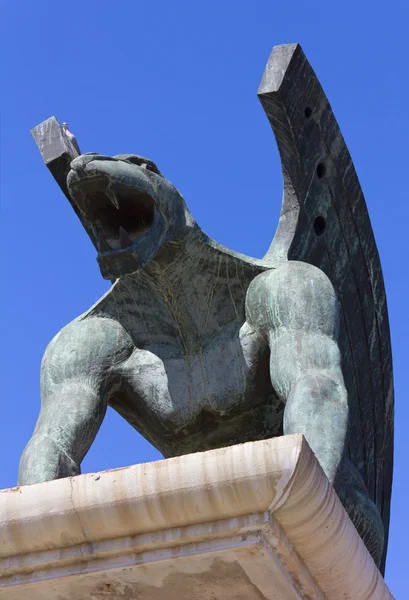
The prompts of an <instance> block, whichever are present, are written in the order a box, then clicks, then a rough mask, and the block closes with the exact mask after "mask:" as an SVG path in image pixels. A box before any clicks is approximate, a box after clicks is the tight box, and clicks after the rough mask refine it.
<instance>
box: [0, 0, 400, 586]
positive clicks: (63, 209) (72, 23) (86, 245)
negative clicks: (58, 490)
mask: <svg viewBox="0 0 409 600" xmlns="http://www.w3.org/2000/svg"><path fill="white" fill-rule="evenodd" d="M408 31H409V4H408V3H407V1H404V0H402V1H398V0H391V1H390V2H388V3H385V2H379V1H377V0H374V1H373V2H367V1H365V0H361V2H356V1H354V2H352V1H351V0H344V2H342V3H341V2H337V3H331V2H328V1H327V2H324V1H314V0H310V1H309V2H305V1H302V0H293V1H292V2H287V3H277V2H271V1H270V2H266V1H262V0H260V1H257V0H255V1H253V2H251V3H249V2H242V1H236V2H227V1H226V2H221V1H220V0H219V2H216V1H214V0H207V1H206V2H197V3H196V2H187V1H181V0H174V1H173V2H165V1H163V0H157V1H156V2H154V3H146V2H138V1H137V0H134V1H129V0H122V1H119V2H115V3H114V2H107V1H106V0H100V1H98V2H95V1H93V0H88V1H87V2H82V1H81V2H79V1H72V2H70V3H68V4H67V3H65V2H61V3H59V2H55V1H54V2H51V1H46V0H38V1H37V2H28V1H27V0H26V1H23V2H5V1H4V0H2V1H1V2H0V40H1V41H0V56H1V57H2V60H1V61H0V86H1V95H0V98H1V100H0V104H1V222H2V235H1V238H0V243H1V245H2V252H1V257H2V290H3V291H2V295H1V298H0V303H1V312H0V314H1V338H2V344H1V350H0V351H1V366H2V376H1V401H0V417H1V418H0V452H1V454H2V457H3V459H2V468H1V471H0V488H6V487H9V486H13V485H15V481H16V476H17V468H18V461H19V457H20V454H21V451H22V449H23V447H24V445H25V444H26V442H27V440H28V439H29V437H30V435H31V432H32V429H33V427H34V424H35V420H36V416H37V413H38V409H39V365H40V360H41V356H42V354H43V352H44V349H45V347H46V345H47V343H48V342H49V341H50V339H51V338H52V337H53V336H54V334H55V333H56V332H57V331H58V330H59V329H60V328H61V327H63V326H64V325H65V324H66V323H68V322H69V321H70V320H71V319H73V318H74V317H76V316H77V315H78V314H80V313H82V312H83V311H84V310H86V309H87V308H88V307H89V306H90V304H92V303H93V302H94V301H95V300H96V299H98V297H99V296H100V295H102V293H104V292H105V290H106V289H107V283H106V282H105V281H103V280H102V278H101V276H100V274H99V271H98V267H97V264H96V261H95V251H94V249H93V247H92V245H91V243H90V241H89V239H88V237H87V236H86V234H85V232H84V231H83V229H82V227H81V225H80V222H79V221H78V219H77V217H76V216H75V215H74V213H73V211H72V209H71V208H70V206H69V204H68V202H67V201H66V199H65V198H64V196H63V195H62V193H61V192H60V191H59V189H58V187H57V185H56V184H55V182H54V181H53V179H52V177H51V175H50V174H49V173H48V171H47V169H46V168H45V166H44V165H43V164H42V160H41V157H40V155H39V153H38V151H37V149H36V146H35V144H34V142H33V141H32V139H31V136H30V133H29V132H30V129H31V128H32V127H33V126H35V125H37V124H38V123H40V122H41V121H43V120H44V119H46V118H48V117H49V116H51V115H55V116H56V117H57V119H58V120H59V121H67V122H68V123H69V124H70V127H71V129H72V130H73V131H74V133H75V134H76V136H77V138H78V141H79V143H80V145H81V148H82V150H83V151H86V152H87V151H97V152H100V153H105V154H117V153H120V152H130V153H135V154H142V155H145V156H147V157H150V158H152V159H153V160H155V162H157V164H158V166H159V168H160V169H161V171H162V172H163V173H164V174H165V175H166V176H167V177H168V178H169V179H170V180H171V181H172V182H173V183H174V184H175V185H176V186H177V187H178V188H179V189H180V190H181V192H182V194H183V195H184V197H185V199H186V202H187V204H188V206H189V208H190V210H191V212H192V213H193V215H194V217H195V218H196V220H197V221H198V223H199V224H200V225H201V227H202V228H203V229H204V231H205V232H206V233H208V234H209V235H211V236H212V237H214V238H215V239H216V240H217V241H219V242H221V243H223V244H224V245H226V246H229V247H230V248H233V249H235V250H239V251H241V252H243V253H245V254H248V255H251V256H256V257H261V256H262V255H263V254H264V253H265V251H266V250H267V248H268V246H269V243H270V241H271V238H272V236H273V235H274V231H275V227H276V223H277V219H278V215H279V210H280V203H281V173H280V162H279V159H278V154H277V150H276V146H275V142H274V138H273V135H272V133H271V131H270V128H269V125H268V122H267V120H266V118H265V116H264V113H263V111H262V108H261V105H260V104H259V101H258V99H257V97H256V91H257V88H258V85H259V82H260V79H261V76H262V73H263V70H264V66H265V63H266V61H267V58H268V56H269V53H270V51H271V48H272V46H274V45H276V44H281V43H290V42H300V43H301V45H302V46H303V49H304V51H305V53H306V54H307V57H308V59H309V60H310V62H311V63H312V65H313V67H314V69H315V71H316V73H317V74H318V76H319V78H320V81H321V83H322V85H323V87H324V90H325V92H326V94H327V96H328V97H329V99H330V102H331V104H332V107H333V109H334V112H335V115H336V117H337V119H338V122H339V123H340V126H341V129H342V132H343V134H344V137H345V139H346V141H347V144H348V146H349V149H350V151H351V154H352V157H353V160H354V163H355V166H356V169H357V172H358V176H359V178H360V181H361V184H362V188H363V191H364V194H365V196H366V200H367V204H368V208H369V213H370V216H371V220H372V225H373V229H374V232H375V236H376V240H377V244H378V248H379V253H380V256H381V261H382V265H383V272H384V277H385V284H386V289H387V295H388V303H389V312H390V323H391V330H392V343H393V356H394V372H395V389H396V433H395V472H394V489H393V505H392V521H391V533H390V542H389V554H388V561H387V571H386V580H387V582H388V584H389V585H390V587H391V590H392V592H393V593H394V594H395V595H396V597H397V598H404V597H406V596H407V593H406V594H405V591H406V588H407V579H408V576H407V566H406V563H407V558H406V554H407V552H406V550H407V539H408V536H409V527H408V519H407V497H408V494H409V485H408V477H407V473H408V469H407V466H406V465H407V463H406V456H407V449H406V438H407V424H408V421H409V405H408V402H407V383H406V380H405V376H406V374H407V372H408V360H407V356H408V352H407V343H408V339H409V327H408V315H407V306H408V298H409V296H408V293H409V285H408V269H407V265H408V262H409V261H408V259H409V251H408V233H407V230H408V225H407V224H408V217H409V203H408V193H407V188H406V184H405V181H404V177H405V173H406V172H407V160H408V142H407V140H408V139H409V119H408V90H409V81H408V66H407V65H408V59H409V51H408V44H407V36H408ZM157 458H159V453H158V452H157V451H156V450H154V449H153V448H152V447H151V446H150V445H149V444H148V443H147V442H146V441H145V440H143V439H142V438H141V437H140V436H139V435H138V434H137V433H135V432H134V431H133V430H132V429H131V428H130V427H129V426H128V425H127V424H126V423H125V422H122V421H121V420H120V418H119V417H117V416H116V414H114V412H113V411H109V413H108V416H107V418H106V420H105V422H104V424H103V426H102V429H101V431H100V433H99V435H98V437H97V439H96V442H95V444H94V446H93V447H92V449H91V450H90V452H89V454H88V455H87V457H86V459H85V460H84V463H83V471H84V472H87V471H98V470H102V469H107V468H111V467H117V466H123V465H128V464H132V463H135V462H144V461H148V460H154V459H157Z"/></svg>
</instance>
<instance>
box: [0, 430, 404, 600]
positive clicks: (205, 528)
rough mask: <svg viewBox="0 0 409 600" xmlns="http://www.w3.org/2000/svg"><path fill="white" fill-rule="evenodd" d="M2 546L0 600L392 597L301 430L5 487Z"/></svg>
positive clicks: (0, 507) (0, 503)
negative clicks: (201, 587)
mask: <svg viewBox="0 0 409 600" xmlns="http://www.w3.org/2000/svg"><path fill="white" fill-rule="evenodd" d="M0 542H1V544H0V599H3V598H7V600H19V599H20V598H23V597H25V595H26V594H28V595H29V597H30V598H31V600H37V598H38V599H40V598H41V599H46V600H48V598H50V600H51V599H52V598H53V599H55V598H58V599H59V600H60V599H61V600H66V599H67V600H68V599H75V600H77V598H78V599H80V598H83V597H90V598H95V599H98V600H99V599H100V598H101V599H102V598H106V597H109V598H111V599H112V600H113V599H116V598H118V599H119V598H123V599H128V598H129V599H133V598H134V597H135V598H136V597H137V598H138V600H139V599H140V598H141V599H144V598H155V599H156V598H162V597H163V598H166V599H167V600H170V599H171V598H173V596H172V594H171V593H170V592H169V589H170V588H169V586H168V585H166V577H167V576H168V575H169V576H170V575H172V577H175V574H177V576H178V577H179V579H177V582H178V583H177V585H176V584H172V585H173V587H174V589H175V590H176V588H177V589H178V590H179V591H178V592H175V594H176V595H175V596H174V597H175V598H176V597H178V596H177V594H179V597H183V596H180V594H181V593H183V590H184V589H185V588H184V587H183V585H184V583H183V581H185V580H186V581H188V579H189V577H190V579H189V581H188V584H187V585H192V583H191V580H192V577H193V575H192V573H197V572H198V569H199V570H202V572H203V569H204V570H205V571H206V569H207V570H208V576H209V581H210V580H212V569H214V568H215V565H216V563H217V564H218V565H219V566H220V565H221V564H223V565H225V566H226V565H230V566H232V565H233V564H236V563H237V564H239V565H240V573H244V575H243V578H244V579H243V582H247V583H243V584H241V583H238V581H239V580H238V578H237V577H236V575H234V577H233V576H232V577H233V578H232V581H234V582H236V584H237V585H238V586H239V588H240V585H243V586H244V587H243V589H247V588H245V585H247V584H248V585H250V584H251V586H253V587H252V588H251V589H253V590H255V589H257V590H258V592H257V593H259V594H261V595H254V596H253V595H252V594H251V593H250V592H245V593H246V594H247V595H246V596H240V595H237V594H238V592H235V593H236V596H237V597H243V598H244V597H246V598H247V597H248V598H253V597H254V598H260V597H265V598H282V599H286V598H291V599H292V598H294V599H295V598H309V599H313V598H314V599H315V598H316V599H319V600H321V599H324V598H329V599H331V600H337V599H339V600H341V599H342V600H348V599H350V600H369V599H371V600H386V599H391V598H392V595H391V594H390V592H389V591H388V588H387V586H386V584H385V582H384V580H383V578H382V576H381V575H380V573H379V571H378V570H377V568H376V566H375V564H374V562H373V560H372V558H371V556H370V554H369V553H368V551H367V550H366V548H365V546H364V544H363V542H362V541H361V539H360V537H359V536H358V534H357V532H356V530H355V528H354V526H353V525H352V523H351V521H350V519H349V518H348V516H347V514H346V512H345V511H344V509H343V507H342V505H341V503H340V502H339V500H338V498H337V496H336V494H335V492H334V491H333V489H332V487H331V485H330V484H329V482H328V480H327V479H326V477H325V475H324V473H323V471H322V469H321V467H320V466H319V464H318V462H317V460H316V458H315V456H314V454H313V453H312V451H311V450H310V448H309V446H308V444H307V442H306V441H305V439H304V438H303V436H302V435H291V436H284V437H280V438H275V439H271V440H265V441H258V442H251V443H246V444H240V445H236V446H231V447H228V448H221V449H219V450H212V451H209V452H202V453H196V454H190V455H186V456H181V457H177V458H171V459H167V460H161V461H158V462H153V463H147V464H140V465H134V466H131V467H126V468H121V469H114V470H110V471H104V472H101V473H94V474H86V475H80V476H78V477H73V478H67V479H60V480H57V481H51V482H47V483H40V484H35V485H31V486H23V487H16V488H11V489H7V490H2V491H0ZM217 561H219V562H217ZM220 561H221V562H220ZM199 566H200V568H199ZM230 566H229V568H230ZM226 568H227V567H226ZM232 568H233V567H232ZM149 569H150V571H149ZM226 573H227V572H226ZM159 576H160V577H162V579H163V580H162V581H158V577H159ZM152 578H153V579H152ZM183 578H185V580H184V579H183ZM216 580H217V577H216V575H215V576H214V577H213V583H212V585H213V587H214V586H215V585H216V583H215V582H216ZM152 581H153V583H152ZM169 581H170V580H169ZM172 581H173V579H172ZM222 581H225V585H226V593H225V592H224V591H223V590H219V588H217V589H216V588H215V589H216V591H217V593H220V591H222V592H223V598H230V597H231V598H234V597H235V596H234V594H233V591H232V588H231V585H232V584H231V582H229V576H228V574H227V575H224V576H223V578H222ZM179 582H181V583H180V585H181V586H182V587H177V586H178V585H179ZM189 582H190V583H189ZM152 585H153V586H154V587H152V588H150V587H149V586H152ZM175 585H176V587H175ZM195 585H196V587H197V585H198V584H195ZM209 585H210V584H209ZM212 585H210V588H212ZM217 585H222V584H217ZM223 585H224V584H223ZM101 586H102V587H101ZM104 586H105V587H104ZM107 586H108V587H107ZM135 586H136V587H135ZM138 586H139V587H138ZM140 586H142V588H143V590H142V588H141V587H140ZM143 586H145V587H143ZM228 586H230V592H231V593H232V594H233V595H231V596H230V595H229V593H230V592H228V590H227V587H228ZM254 586H255V587H254ZM210 588H209V589H210ZM239 588H238V589H239ZM148 589H151V590H154V591H155V594H156V595H155V594H153V592H152V593H151V592H147V591H146V590H148ZM172 589H173V588H172ZM186 589H187V590H188V589H190V588H189V587H187V588H186ZM195 589H196V588H195ZM212 589H213V588H212ZM240 589H242V588H240ZM249 589H250V588H249ZM126 590H128V592H127V591H126ZM135 590H138V592H136V591H135ZM141 590H142V591H141ZM160 590H162V592H163V596H162V595H161V592H160ZM180 590H182V592H181V591H180ZM136 593H137V594H138V595H132V594H136ZM212 593H214V590H213V592H212ZM252 593H253V592H252ZM254 593H255V592H254ZM127 594H128V595H127ZM189 594H190V595H189V596H185V597H186V598H193V597H196V595H194V596H193V595H191V594H192V592H191V591H189ZM209 594H210V592H209ZM197 597H198V598H202V599H203V600H204V599H205V598H209V599H210V598H212V596H211V595H209V596H206V594H205V593H203V591H201V592H200V595H198V596H197ZM213 597H215V596H213ZM219 597H220V596H217V598H219Z"/></svg>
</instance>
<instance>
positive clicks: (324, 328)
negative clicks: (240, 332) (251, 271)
mask: <svg viewBox="0 0 409 600" xmlns="http://www.w3.org/2000/svg"><path fill="white" fill-rule="evenodd" d="M338 311H339V309H338V302H337V298H336V294H335V291H334V288H333V286H332V284H331V282H330V281H329V279H328V278H327V276H326V275H325V274H324V273H323V272H322V271H320V270H319V269H317V268H316V267H314V266H312V265H309V264H306V263H302V262H288V263H285V264H284V265H282V266H281V267H279V268H278V269H275V270H271V271H268V272H266V273H263V274H261V275H259V276H258V277H256V279H255V280H254V281H253V282H252V284H251V285H250V287H249V290H248V293H247V300H246V312H247V320H248V322H249V324H250V325H251V326H253V327H254V328H255V329H257V330H258V331H260V333H262V334H263V335H264V336H265V337H266V339H267V340H268V343H269V346H270V353H271V356H270V376H271V382H272V385H273V387H274V389H275V390H276V392H277V393H278V395H279V396H280V397H281V399H282V400H283V401H284V402H285V411H284V433H285V434H291V433H303V434H304V435H305V437H306V439H307V441H308V443H309V444H310V446H311V448H312V450H313V451H314V452H315V454H316V456H317V458H318V460H319V462H320V464H321V466H322V467H323V469H324V471H325V473H326V475H327V477H328V478H329V480H330V481H331V482H332V483H333V482H334V479H335V475H336V472H337V469H338V466H339V464H340V461H341V458H342V455H343V452H344V448H345V443H346V436H347V427H348V401H347V400H348V399H347V392H346V389H345V384H344V379H343V375H342V370H341V356H340V351H339V348H338V344H337V330H338Z"/></svg>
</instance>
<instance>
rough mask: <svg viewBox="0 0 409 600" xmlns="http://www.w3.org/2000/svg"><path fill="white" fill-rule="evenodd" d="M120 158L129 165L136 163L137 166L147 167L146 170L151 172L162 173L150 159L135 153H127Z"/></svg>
mask: <svg viewBox="0 0 409 600" xmlns="http://www.w3.org/2000/svg"><path fill="white" fill-rule="evenodd" d="M117 158H118V157H117ZM122 160H124V161H125V162H127V163H129V164H131V165H138V167H143V168H144V169H147V170H148V171H152V173H156V174H157V175H161V174H162V173H161V172H160V171H159V169H158V167H157V166H156V165H155V163H154V162H152V161H151V160H149V159H147V158H143V156H136V155H129V154H128V155H127V156H126V157H123V158H122Z"/></svg>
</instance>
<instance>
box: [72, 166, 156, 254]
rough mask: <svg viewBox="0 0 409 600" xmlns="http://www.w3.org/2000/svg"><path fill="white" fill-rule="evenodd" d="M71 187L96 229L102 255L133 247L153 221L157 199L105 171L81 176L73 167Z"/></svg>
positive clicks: (83, 213) (86, 217) (84, 212)
mask: <svg viewBox="0 0 409 600" xmlns="http://www.w3.org/2000/svg"><path fill="white" fill-rule="evenodd" d="M69 189H70V193H71V195H72V197H73V199H74V201H75V203H76V204H77V206H78V208H79V210H80V212H81V214H82V215H83V217H84V218H85V219H87V221H88V222H89V223H90V225H91V227H92V229H93V230H94V233H95V237H96V239H97V242H98V250H99V253H100V254H101V255H102V254H111V253H118V252H121V251H124V250H129V249H131V248H133V247H134V246H135V245H137V243H138V242H141V241H142V238H144V237H145V235H146V234H147V232H148V231H149V230H150V228H151V227H152V225H153V220H154V216H155V201H154V200H153V199H152V198H151V197H150V196H149V194H147V193H146V192H144V191H141V190H138V189H137V188H135V187H130V186H127V185H124V184H123V183H121V182H115V181H112V180H111V179H110V178H108V177H106V176H104V175H102V176H98V175H97V176H95V175H93V176H81V175H79V174H78V173H73V171H71V173H70V177H69Z"/></svg>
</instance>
